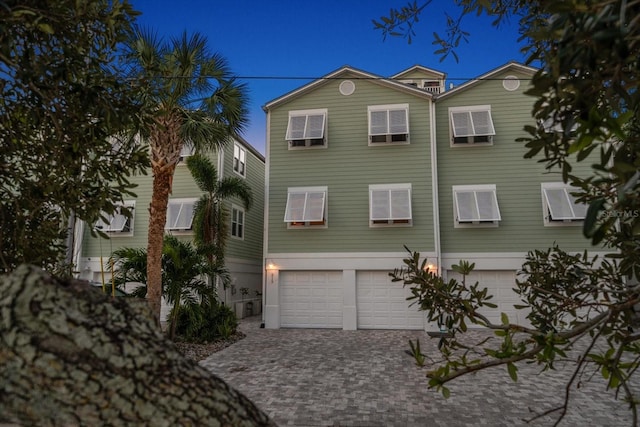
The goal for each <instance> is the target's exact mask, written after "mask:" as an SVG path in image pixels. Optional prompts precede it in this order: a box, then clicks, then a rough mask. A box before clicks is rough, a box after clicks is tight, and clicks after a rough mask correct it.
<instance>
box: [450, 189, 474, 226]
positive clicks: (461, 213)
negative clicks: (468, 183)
mask: <svg viewBox="0 0 640 427" xmlns="http://www.w3.org/2000/svg"><path fill="white" fill-rule="evenodd" d="M454 194H455V197H456V213H457V214H458V221H460V222H469V221H477V220H478V209H477V207H476V200H475V195H474V192H473V191H456V192H455V193H454Z"/></svg>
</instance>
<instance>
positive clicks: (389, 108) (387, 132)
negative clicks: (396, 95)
mask: <svg viewBox="0 0 640 427" xmlns="http://www.w3.org/2000/svg"><path fill="white" fill-rule="evenodd" d="M368 111H369V145H378V144H408V143H409V104H396V105H375V106H370V107H369V108H368Z"/></svg>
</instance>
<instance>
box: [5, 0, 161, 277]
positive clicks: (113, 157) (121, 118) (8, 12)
mask: <svg viewBox="0 0 640 427" xmlns="http://www.w3.org/2000/svg"><path fill="white" fill-rule="evenodd" d="M136 14H137V13H136V12H134V11H133V9H132V8H131V5H130V4H129V2H128V1H126V0H124V1H107V0H86V1H82V2H71V1H65V0H51V1H47V2H42V1H38V0H21V1H0V21H1V22H2V25H1V26H0V90H1V96H0V152H2V156H0V249H1V251H0V254H1V255H0V272H6V271H10V270H12V269H13V268H15V267H16V266H17V265H18V264H20V263H22V262H29V263H32V264H37V265H40V266H44V267H52V266H53V265H54V264H55V263H56V262H58V261H60V259H61V258H64V255H65V254H64V252H65V238H66V237H67V235H68V230H67V221H68V219H69V218H70V217H73V216H74V215H75V216H76V217H77V218H79V219H81V220H86V221H88V222H89V223H93V222H94V221H95V220H96V219H97V218H98V216H99V215H100V212H101V211H104V212H107V213H111V212H113V211H114V209H115V206H116V204H117V203H118V202H119V201H122V199H123V197H125V196H126V195H128V194H131V190H132V188H133V187H134V186H133V184H132V183H131V182H129V177H130V176H131V175H132V174H135V173H141V172H143V171H144V166H145V164H148V163H146V162H147V154H146V153H145V152H144V150H142V149H141V148H140V147H139V146H138V145H137V144H136V141H135V140H134V139H133V138H130V137H129V136H128V135H129V133H125V131H131V130H135V129H136V127H137V122H138V118H139V115H138V111H139V109H138V106H137V104H138V102H137V98H136V97H137V95H136V93H137V91H136V87H135V84H134V82H132V81H126V80H124V79H123V78H122V72H121V71H122V70H121V69H120V68H119V66H118V61H117V60H116V59H117V58H116V52H117V48H118V44H119V43H121V42H123V41H124V40H126V38H127V37H128V36H129V34H130V31H131V27H132V23H133V20H134V18H135V16H136ZM67 273H69V272H67Z"/></svg>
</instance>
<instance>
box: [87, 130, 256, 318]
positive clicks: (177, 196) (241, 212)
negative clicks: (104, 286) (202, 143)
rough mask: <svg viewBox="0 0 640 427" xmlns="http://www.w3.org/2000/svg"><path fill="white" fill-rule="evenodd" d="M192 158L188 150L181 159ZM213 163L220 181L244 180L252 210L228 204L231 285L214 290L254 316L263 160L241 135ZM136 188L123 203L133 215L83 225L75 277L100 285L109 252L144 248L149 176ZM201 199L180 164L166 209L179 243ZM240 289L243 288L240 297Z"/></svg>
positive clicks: (168, 225)
mask: <svg viewBox="0 0 640 427" xmlns="http://www.w3.org/2000/svg"><path fill="white" fill-rule="evenodd" d="M189 155H191V152H190V150H189V148H188V147H185V149H184V150H183V157H186V156H189ZM208 155H209V156H210V158H211V160H212V161H213V162H214V164H215V165H216V168H217V170H218V174H219V177H220V178H222V177H227V176H235V177H241V178H243V179H246V180H247V182H248V184H249V185H250V186H251V189H252V192H253V201H254V203H253V206H252V207H251V209H249V210H247V209H246V208H245V207H244V205H243V204H242V203H241V202H240V201H238V200H228V201H227V202H226V206H225V207H226V209H227V211H228V212H229V221H230V223H229V226H228V229H229V234H230V235H229V237H228V239H227V246H226V250H225V261H226V265H227V268H228V269H229V271H230V273H231V286H230V287H229V288H228V289H226V290H225V289H219V290H218V293H219V295H220V298H221V300H222V301H224V302H225V303H226V304H229V305H230V306H231V307H233V308H234V309H235V310H236V313H237V314H238V315H239V316H244V315H246V314H247V311H246V307H247V306H248V305H247V304H244V302H248V301H252V302H253V304H251V306H252V310H253V314H256V311H258V310H259V308H260V307H261V302H262V298H261V297H260V295H259V294H260V293H261V291H262V278H263V274H262V271H263V263H262V255H263V247H262V245H263V228H264V227H263V224H264V176H265V159H264V156H262V154H260V153H259V152H258V151H257V150H256V149H255V148H254V147H252V146H251V145H250V144H249V143H248V142H247V141H245V140H244V139H242V138H240V137H236V138H234V139H233V140H231V141H229V142H228V143H227V144H226V145H225V146H224V148H223V149H222V150H220V151H217V152H213V153H210V154H208ZM134 179H135V183H136V184H138V187H136V189H135V190H134V192H135V193H136V195H137V197H135V198H131V199H129V200H126V201H125V204H126V205H127V206H129V207H131V208H133V209H132V211H133V216H132V218H131V219H127V218H126V217H124V216H122V215H115V216H112V217H110V218H109V222H108V223H104V222H102V221H98V223H96V224H84V227H83V228H84V229H83V230H82V232H81V235H82V239H81V242H82V246H81V249H80V250H79V251H77V253H79V258H78V259H77V260H76V265H78V270H79V272H80V278H82V279H87V280H93V281H97V282H102V280H103V277H104V280H106V281H108V280H109V279H110V277H111V271H110V267H109V265H107V264H106V263H107V259H108V257H109V255H110V254H111V252H113V251H114V250H116V249H119V248H122V247H132V248H146V247H147V233H148V224H149V204H150V202H151V185H152V176H151V172H149V174H148V175H146V176H138V177H135V178H134ZM200 196H201V192H200V190H199V189H198V187H197V185H196V183H195V181H194V180H193V177H192V176H191V173H190V172H189V170H188V168H187V167H186V165H185V164H184V162H182V161H181V162H180V163H179V164H178V165H177V167H176V171H175V174H174V179H173V188H172V193H171V195H170V196H169V205H168V209H167V223H166V226H165V229H166V232H167V233H171V234H173V235H175V236H178V237H179V238H181V239H185V240H189V241H190V240H192V238H193V232H192V230H191V223H192V215H193V204H194V203H195V201H196V200H197V199H198V198H199V197H200ZM90 227H91V228H93V227H101V229H102V230H103V231H104V232H105V233H106V234H107V235H108V236H109V239H103V238H95V237H92V236H91V233H90ZM132 286H134V285H132ZM242 288H248V289H249V293H248V295H243V294H242V292H241V289H242ZM168 310H169V307H167V306H165V305H164V304H163V310H162V316H163V317H166V315H167V314H168Z"/></svg>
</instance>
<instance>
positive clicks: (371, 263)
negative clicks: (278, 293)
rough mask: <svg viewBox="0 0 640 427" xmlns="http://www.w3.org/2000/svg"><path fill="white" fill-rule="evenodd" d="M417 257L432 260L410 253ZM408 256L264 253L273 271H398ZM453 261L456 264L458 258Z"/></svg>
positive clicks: (424, 253) (432, 254)
mask: <svg viewBox="0 0 640 427" xmlns="http://www.w3.org/2000/svg"><path fill="white" fill-rule="evenodd" d="M412 250H416V251H418V252H420V256H421V257H423V258H425V257H426V258H428V259H435V252H434V251H433V250H420V248H416V249H412ZM408 255H409V254H408V253H407V252H406V251H402V252H313V253H299V252H291V253H283V252H278V253H275V252H274V253H267V254H266V256H265V262H266V265H269V264H273V265H274V266H275V267H276V269H277V270H280V271H282V270H387V271H389V272H391V271H393V269H395V268H399V267H402V266H403V265H404V263H403V262H402V260H403V259H405V258H407V256H408ZM457 261H460V259H459V258H458V260H457Z"/></svg>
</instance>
